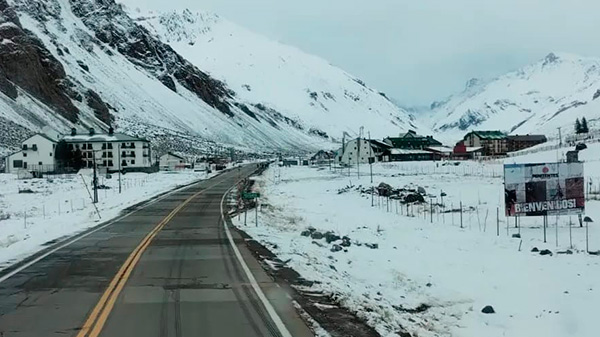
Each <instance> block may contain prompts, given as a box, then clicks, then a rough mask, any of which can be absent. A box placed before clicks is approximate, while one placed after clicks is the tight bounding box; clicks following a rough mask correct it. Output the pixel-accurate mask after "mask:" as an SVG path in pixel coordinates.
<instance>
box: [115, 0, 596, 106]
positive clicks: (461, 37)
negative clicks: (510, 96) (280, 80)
mask: <svg viewBox="0 0 600 337" xmlns="http://www.w3.org/2000/svg"><path fill="white" fill-rule="evenodd" d="M121 1H123V2H125V3H132V2H136V1H137V2H140V3H144V7H146V8H151V9H160V10H165V9H181V8H185V7H187V8H190V9H197V10H206V11H211V12H214V13H217V14H219V15H220V16H222V17H225V18H227V19H229V20H230V21H233V22H235V23H237V24H240V25H242V26H245V27H246V28H249V29H251V30H253V31H255V32H258V33H261V34H263V35H266V36H268V37H270V38H272V39H275V40H278V41H281V42H284V43H286V44H290V45H294V46H296V47H299V48H300V49H302V50H304V51H306V52H309V53H312V54H316V55H319V56H321V57H323V58H325V59H327V60H328V61H329V62H331V63H332V64H334V65H336V66H339V67H341V68H343V69H344V70H346V71H348V72H349V73H351V74H353V75H355V76H357V77H359V78H361V79H362V80H364V81H365V82H367V84H369V85H370V86H373V87H375V88H377V89H379V90H381V91H384V92H386V93H387V94H388V95H390V96H391V97H394V98H396V99H397V100H400V101H401V102H404V103H405V104H407V105H416V104H427V105H428V104H429V103H431V102H432V101H433V100H436V99H441V98H444V97H445V96H447V95H449V94H451V93H453V92H456V91H460V90H462V89H463V87H464V84H465V82H466V81H467V80H468V79H470V78H472V77H478V78H490V77H494V76H498V75H501V74H503V73H505V72H507V71H511V70H514V69H517V68H519V67H521V66H523V65H525V64H527V63H530V62H534V61H536V60H538V59H541V58H543V57H544V56H545V55H546V54H548V53H549V52H551V51H553V52H568V53H574V54H580V55H584V56H600V43H599V42H598V41H599V37H600V16H599V15H600V1H597V0H493V1H492V0H410V1H407V0H368V1H365V0H301V1H300V0H297V1H290V0H168V1H165V0H121Z"/></svg>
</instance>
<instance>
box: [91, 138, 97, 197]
mask: <svg viewBox="0 0 600 337" xmlns="http://www.w3.org/2000/svg"><path fill="white" fill-rule="evenodd" d="M92 159H93V163H92V167H93V169H94V180H93V183H92V184H93V186H94V204H97V203H98V175H97V174H96V152H95V151H94V148H93V147H92Z"/></svg>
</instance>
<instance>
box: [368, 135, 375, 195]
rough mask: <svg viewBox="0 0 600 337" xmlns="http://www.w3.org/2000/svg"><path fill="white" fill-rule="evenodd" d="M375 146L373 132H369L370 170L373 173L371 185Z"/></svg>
mask: <svg viewBox="0 0 600 337" xmlns="http://www.w3.org/2000/svg"><path fill="white" fill-rule="evenodd" d="M374 161H375V158H373V144H372V143H371V131H369V170H370V171H371V184H372V183H373V162H374Z"/></svg>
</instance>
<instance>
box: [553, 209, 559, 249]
mask: <svg viewBox="0 0 600 337" xmlns="http://www.w3.org/2000/svg"><path fill="white" fill-rule="evenodd" d="M554 227H555V232H556V247H558V215H557V216H556V224H555V226H554Z"/></svg>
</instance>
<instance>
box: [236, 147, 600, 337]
mask: <svg viewBox="0 0 600 337" xmlns="http://www.w3.org/2000/svg"><path fill="white" fill-rule="evenodd" d="M511 159H512V158H511ZM595 165H596V164H595V163H590V164H586V170H588V172H591V170H592V169H593V168H595ZM588 166H589V167H588ZM501 167H502V164H501V163H489V164H486V163H461V164H460V165H458V166H453V165H452V166H449V165H446V166H441V165H440V164H439V163H437V164H436V163H423V162H421V163H401V164H384V165H374V171H375V177H374V181H373V184H371V182H370V178H369V176H368V175H364V173H365V172H367V173H368V171H369V168H368V166H367V165H364V166H363V167H362V168H361V171H362V172H363V175H362V176H361V178H358V177H357V172H356V170H355V169H352V170H351V171H350V176H347V173H348V172H347V171H342V172H340V171H338V172H331V171H329V170H328V169H327V168H321V169H314V168H306V167H295V168H271V169H269V170H267V171H266V173H265V175H264V176H263V177H259V178H258V179H259V182H258V184H257V186H256V189H257V190H259V191H261V192H262V195H263V197H264V198H263V201H262V207H261V211H260V212H259V226H258V227H255V226H254V223H253V221H250V220H249V225H248V226H246V227H245V226H243V217H242V222H237V225H238V226H240V227H243V229H244V230H245V231H247V232H248V233H249V234H250V235H252V236H253V237H254V238H255V239H257V240H259V241H260V242H262V243H263V244H265V245H267V246H268V247H270V248H271V249H273V250H274V251H275V252H276V253H277V254H278V256H279V258H280V259H281V260H283V261H286V260H289V262H288V264H289V265H290V267H292V268H294V269H295V270H297V271H298V272H299V273H300V274H301V275H302V276H303V277H305V278H307V279H311V280H316V281H319V282H320V283H316V284H315V285H314V286H313V287H312V289H310V290H314V291H323V292H325V293H328V294H331V295H332V296H334V297H335V298H337V299H338V301H339V303H340V304H341V305H343V306H345V307H348V308H350V309H352V310H354V311H355V312H356V313H357V314H358V315H359V317H362V318H363V319H365V320H367V322H368V323H369V324H371V325H372V326H374V327H375V328H376V329H377V330H378V331H379V332H380V333H381V334H382V335H384V336H395V335H398V334H400V332H402V331H407V332H409V333H411V334H412V335H413V336H444V335H457V336H473V337H475V336H477V337H480V336H512V337H519V336H523V337H529V336H547V337H550V336H557V337H558V336H596V335H597V331H596V330H597V323H596V321H595V317H596V316H597V313H595V312H594V308H595V306H596V303H598V301H599V300H600V292H599V290H600V281H599V280H600V268H598V267H599V264H600V258H599V257H597V256H591V255H588V254H586V253H585V228H580V227H579V225H578V224H574V226H573V227H572V238H573V239H572V240H573V247H572V248H571V244H570V242H569V220H570V218H569V217H565V218H560V219H558V227H555V224H556V220H557V219H555V218H551V219H550V227H549V228H548V231H547V243H544V242H543V231H542V228H541V227H540V225H541V219H538V218H529V219H522V220H521V227H520V228H519V229H517V228H514V222H513V219H512V218H511V219H506V218H505V217H504V216H503V214H502V213H503V212H502V206H503V205H502V204H503V198H502V191H503V189H502V178H501V174H497V173H498V170H500V171H499V172H501ZM444 170H445V171H444ZM596 172H598V171H596ZM380 182H386V183H388V184H390V185H392V186H394V187H403V186H407V185H410V186H412V187H414V188H416V187H417V186H421V187H423V188H425V189H426V191H427V192H428V193H429V194H430V195H431V197H432V199H431V200H433V201H434V202H435V201H436V199H437V203H439V204H441V197H440V194H441V193H440V192H441V191H443V192H444V193H445V194H446V196H445V197H444V202H443V203H444V204H445V207H441V206H435V207H434V209H435V210H437V212H435V213H434V214H433V216H431V214H430V213H429V210H430V207H431V205H429V204H425V205H422V206H419V205H415V206H413V207H409V208H408V210H407V209H406V208H403V207H400V208H397V206H398V203H397V202H394V201H392V202H391V203H387V202H386V200H385V199H381V198H377V197H375V198H373V203H374V205H375V206H374V207H372V206H371V203H372V201H371V195H370V194H368V193H361V192H360V190H361V189H362V188H366V187H370V186H372V185H378V184H379V183H380ZM360 186H362V188H361V187H360ZM428 201H429V200H428ZM461 202H462V204H463V214H462V218H463V224H462V227H463V228H461V226H460V213H443V212H442V211H444V210H445V211H449V210H450V209H459V205H460V203H461ZM598 206H600V203H599V202H598V201H588V208H587V209H588V214H587V215H589V216H591V217H592V218H593V219H599V220H598V221H600V210H599V207H598ZM407 211H408V213H409V214H410V215H411V216H407ZM497 211H498V214H499V216H498V218H497V217H496V214H497V213H496V212H497ZM251 219H253V218H251ZM571 220H572V221H573V222H576V218H573V219H571ZM497 223H498V224H499V226H498V228H497ZM309 226H312V227H313V228H314V229H315V230H317V231H320V232H325V231H333V232H335V233H336V234H338V235H340V236H344V235H347V236H348V237H350V239H351V242H352V245H351V246H350V247H348V248H346V249H345V250H342V251H338V252H333V251H331V248H332V247H333V244H335V243H337V244H339V243H340V241H338V242H334V243H330V244H327V243H326V242H325V240H323V239H320V240H319V239H311V238H308V237H304V236H301V232H302V231H304V230H306V229H307V228H308V227H309ZM497 229H499V235H498V233H497ZM519 232H520V234H521V237H522V238H521V239H520V238H513V237H512V235H513V234H517V233H519ZM555 233H558V236H557V238H558V246H557V244H556V242H555V241H556V238H555V235H556V234H555ZM367 244H377V245H378V246H377V247H378V248H377V249H372V248H369V247H368V246H367ZM534 247H536V248H538V249H539V250H542V249H549V250H551V251H552V252H553V255H552V256H542V255H540V254H539V253H536V252H531V250H532V249H533V248H534ZM567 249H570V250H571V252H572V253H573V254H570V255H569V254H557V252H559V251H566V250H567ZM590 249H591V250H600V229H598V227H597V226H595V225H594V224H592V226H591V227H590ZM346 250H347V251H346ZM486 305H491V306H493V308H494V310H495V311H496V313H495V314H483V313H482V312H481V310H482V308H483V307H484V306H486Z"/></svg>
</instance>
